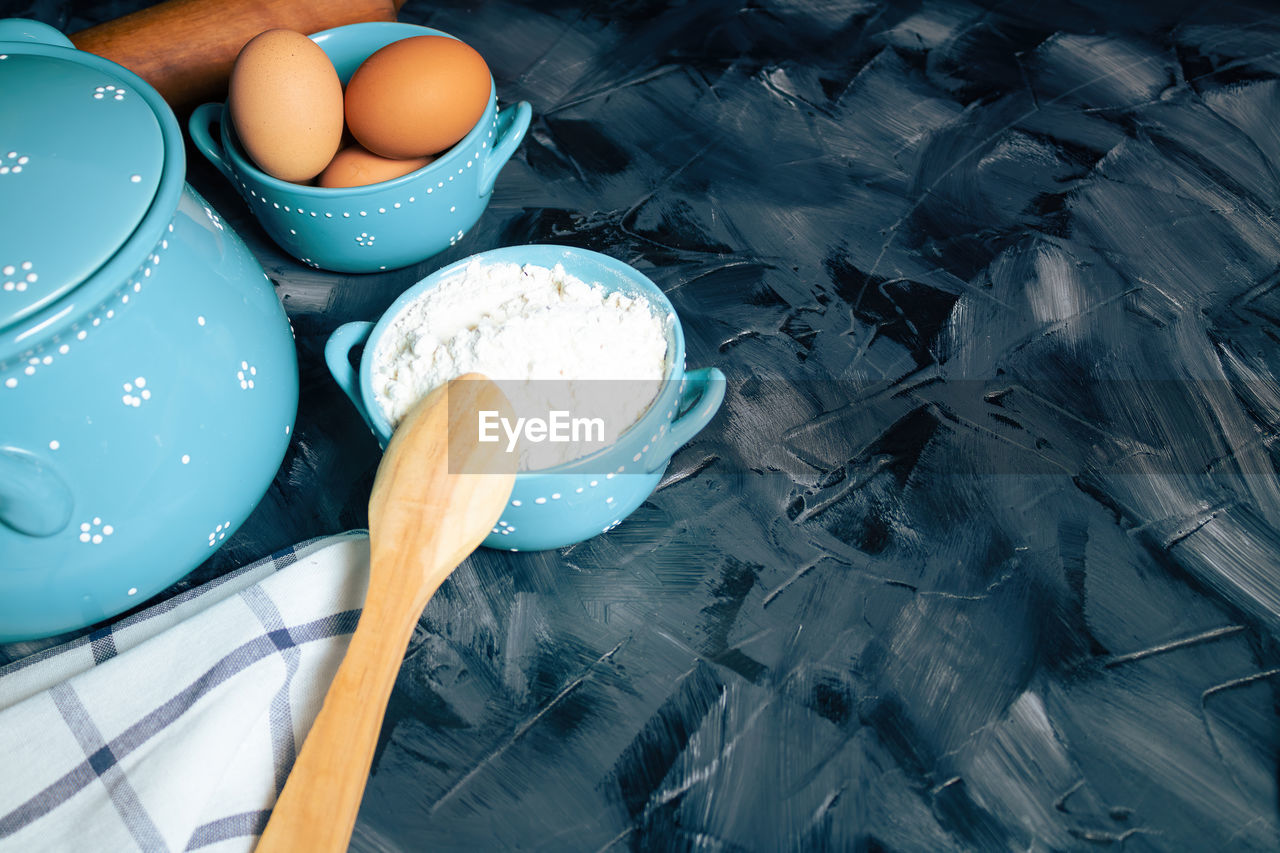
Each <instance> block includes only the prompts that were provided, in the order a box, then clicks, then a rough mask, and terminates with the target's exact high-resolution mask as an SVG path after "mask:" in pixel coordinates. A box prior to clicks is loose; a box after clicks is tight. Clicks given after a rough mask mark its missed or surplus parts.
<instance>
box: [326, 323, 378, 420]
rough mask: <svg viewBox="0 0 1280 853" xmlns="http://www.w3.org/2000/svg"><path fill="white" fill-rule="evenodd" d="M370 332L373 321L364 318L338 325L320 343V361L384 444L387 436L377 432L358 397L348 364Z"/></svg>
mask: <svg viewBox="0 0 1280 853" xmlns="http://www.w3.org/2000/svg"><path fill="white" fill-rule="evenodd" d="M372 331H373V324H372V323H366V322H364V321H356V322H354V323H344V324H342V325H341V326H339V327H338V328H336V329H334V330H333V334H331V335H329V340H327V341H325V343H324V361H325V364H326V365H328V367H329V373H331V374H332V375H333V378H334V381H336V382H337V383H338V387H339V388H341V389H342V390H343V391H344V392H345V393H346V395H347V398H348V399H350V400H351V404H352V405H353V406H355V407H356V411H357V412H359V413H360V417H362V418H364V422H365V423H366V424H368V425H369V429H371V430H373V434H374V435H376V436H378V441H379V442H380V443H382V444H386V443H387V439H386V438H385V437H384V436H383V435H382V434H381V433H379V432H378V428H377V427H376V426H374V424H373V419H372V418H371V417H370V416H369V410H368V409H366V408H365V406H364V402H363V401H362V400H361V399H360V376H359V374H357V373H356V369H355V368H354V367H352V366H351V351H352V350H353V349H355V348H356V347H357V346H359V345H360V344H363V343H364V342H365V341H367V340H369V334H370V332H372Z"/></svg>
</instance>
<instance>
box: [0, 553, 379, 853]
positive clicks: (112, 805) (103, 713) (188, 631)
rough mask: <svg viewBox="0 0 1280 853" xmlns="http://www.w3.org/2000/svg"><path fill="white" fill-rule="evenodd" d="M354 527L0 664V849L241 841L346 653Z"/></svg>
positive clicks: (354, 600)
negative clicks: (60, 643) (80, 636)
mask: <svg viewBox="0 0 1280 853" xmlns="http://www.w3.org/2000/svg"><path fill="white" fill-rule="evenodd" d="M368 571H369V543H368V538H367V536H366V535H365V534H364V533H362V532H352V533H345V534H341V535H338V536H331V537H326V538H323V539H318V540H313V541H310V542H305V543H303V544H301V545H298V546H296V547H295V548H291V549H289V550H287V551H286V552H284V553H281V554H277V555H275V556H273V557H271V558H268V559H266V560H263V561H260V562H258V563H254V564H252V565H249V566H246V567H244V568H242V569H240V570H238V571H236V572H232V573H231V574H228V575H226V576H223V577H221V578H218V579H216V580H214V581H211V582H209V583H207V584H205V585H204V586H201V587H198V588H196V589H193V590H191V591H189V592H187V593H185V594H183V595H181V596H178V597H176V598H174V599H172V600H169V601H165V602H163V603H161V604H158V605H156V606H155V607H153V608H151V609H149V610H147V611H145V612H142V613H139V614H137V615H135V616H132V617H129V618H127V619H124V620H121V621H120V622H118V623H116V624H115V625H112V626H111V627H110V628H108V629H104V630H101V631H96V632H94V633H93V634H91V635H90V636H88V637H85V638H83V639H81V640H77V641H74V642H71V643H68V644H67V645H65V646H60V647H58V648H55V649H51V650H49V651H47V652H45V653H43V654H37V655H33V656H32V657H30V658H24V659H22V660H20V661H17V662H16V663H14V664H11V665H10V666H8V667H5V668H3V669H0V851H3V853H10V851H21V853H33V851H42V850H56V851H67V850H110V851H117V850H136V849H141V850H147V851H150V850H173V851H178V850H202V851H218V853H223V851H233V850H235V851H247V850H250V849H252V847H253V845H254V843H255V842H256V840H257V835H258V834H259V833H260V832H261V830H262V827H263V826H265V824H266V818H267V816H268V815H269V813H270V809H271V806H272V805H273V804H274V802H275V798H276V795H277V794H278V793H279V791H280V789H281V788H282V787H283V785H284V780H285V777H286V775H287V774H288V772H289V768H290V767H292V765H293V759H294V756H295V754H296V752H297V747H298V745H299V744H300V743H301V741H302V739H303V737H304V736H305V735H306V732H307V729H308V728H310V726H311V723H312V721H313V720H314V719H315V715H316V714H317V713H318V712H319V710H320V704H321V703H322V701H323V699H324V693H325V691H326V690H327V689H328V686H329V682H330V680H331V679H332V677H333V673H334V671H335V670H336V669H337V666H338V663H339V662H340V661H341V659H342V655H343V653H344V652H345V651H346V647H347V641H348V640H349V638H350V634H351V631H352V630H354V628H355V624H356V620H357V619H358V617H359V613H360V607H361V604H362V602H363V601H364V593H365V588H366V586H367V583H368Z"/></svg>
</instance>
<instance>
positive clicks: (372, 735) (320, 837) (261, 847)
mask: <svg viewBox="0 0 1280 853" xmlns="http://www.w3.org/2000/svg"><path fill="white" fill-rule="evenodd" d="M370 607H374V608H376V607H377V605H376V604H374V602H370V603H369V605H368V606H366V609H365V610H364V612H363V613H361V615H360V622H359V624H358V625H357V626H356V631H355V633H354V634H352V635H351V644H350V645H349V646H348V647H347V654H346V657H345V658H343V660H342V664H341V665H340V666H339V667H338V671H337V673H336V674H335V675H334V677H333V682H332V683H331V684H330V686H329V692H328V693H327V694H326V695H325V699H324V706H323V707H322V708H321V709H320V714H319V716H317V717H316V720H315V722H314V723H313V724H312V726H311V730H310V731H309V732H308V733H307V737H306V740H305V741H304V742H303V749H302V752H301V753H300V754H299V756H298V759H297V761H295V762H294V765H293V769H292V770H291V771H290V773H289V780H288V782H287V783H286V785H285V788H284V791H283V792H282V793H281V795H280V799H279V800H277V801H276V805H275V809H274V810H273V811H272V813H271V820H270V822H269V823H268V824H267V828H266V830H265V831H264V832H263V834H262V838H261V839H260V840H259V841H258V846H257V848H256V849H257V850H258V851H267V852H268V853H269V851H280V850H299V851H302V850H305V851H308V853H318V851H326V850H328V851H337V850H345V849H346V848H347V844H348V842H349V841H350V838H351V831H352V829H353V828H354V827H355V823H356V815H357V813H358V812H359V811H360V800H361V797H362V795H363V793H364V786H365V782H366V780H367V779H368V776H369V767H370V766H371V764H372V763H373V751H374V748H375V746H376V745H377V742H378V733H379V732H380V731H381V729H382V719H383V716H384V714H385V712H386V707H387V700H388V698H389V697H390V696H391V689H392V687H394V686H395V681H396V675H397V674H398V673H399V671H400V662H401V661H402V659H403V658H404V650H405V647H406V646H407V645H408V644H409V638H410V636H412V634H413V627H414V625H415V624H416V621H417V620H416V618H406V617H405V616H404V615H400V614H397V615H394V616H392V615H388V614H385V613H379V612H377V610H376V609H375V610H372V611H371V610H370ZM419 612H420V609H419ZM388 662H390V663H388Z"/></svg>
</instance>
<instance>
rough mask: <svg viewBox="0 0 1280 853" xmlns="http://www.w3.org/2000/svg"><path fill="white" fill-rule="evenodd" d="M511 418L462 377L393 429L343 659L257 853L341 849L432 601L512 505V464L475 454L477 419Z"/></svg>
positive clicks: (509, 459) (503, 405)
mask: <svg viewBox="0 0 1280 853" xmlns="http://www.w3.org/2000/svg"><path fill="white" fill-rule="evenodd" d="M486 410H487V411H498V412H501V413H502V416H504V417H508V418H510V417H511V407H510V404H509V403H508V402H507V399H506V397H505V396H503V394H502V392H501V391H500V390H498V387H497V386H496V385H494V384H493V383H492V382H489V381H488V380H486V379H484V377H481V376H478V375H476V374H468V375H467V376H463V377H460V378H459V379H456V380H454V381H453V382H450V383H449V384H448V385H446V386H445V387H443V388H439V389H437V390H436V391H434V392H432V393H431V394H429V395H428V396H427V397H426V398H425V399H424V400H422V402H420V403H418V404H417V406H415V407H414V408H413V409H412V410H411V411H410V412H409V414H408V415H407V416H406V417H405V419H404V420H403V421H402V422H401V424H400V426H399V428H398V429H397V430H396V432H395V434H394V435H393V436H392V437H391V442H390V444H388V445H387V450H386V454H385V455H384V456H383V458H382V462H381V464H379V466H378V473H377V476H376V477H375V478H374V482H373V492H372V494H371V495H370V498H369V548H370V565H369V591H368V593H367V595H366V597H365V603H364V610H363V612H362V613H361V615H360V622H359V624H358V625H357V626H356V630H355V633H353V634H352V635H351V645H350V646H349V647H348V648H347V654H346V657H345V658H344V659H343V661H342V664H341V665H340V666H339V667H338V671H337V673H336V674H335V675H334V678H333V682H332V683H331V684H330V686H329V692H328V693H327V694H326V695H325V700H324V705H323V707H322V708H321V709H320V714H319V716H317V717H316V720H315V723H314V724H313V725H312V727H311V731H310V732H309V733H308V734H307V737H306V740H305V741H304V742H303V745H302V752H301V753H300V754H299V755H298V760H297V761H296V762H295V763H294V765H293V770H292V771H291V772H290V774H289V778H288V780H287V781H286V782H285V786H284V790H283V791H282V792H281V794H280V798H279V800H277V801H276V806H275V809H274V810H273V811H272V813H271V818H270V820H269V822H268V823H267V828H266V830H265V831H264V832H263V833H262V838H261V839H260V840H259V842H258V846H257V850H258V851H259V853H263V851H267V853H269V851H280V850H299V851H306V853H325V851H339V850H346V849H347V845H348V843H349V842H350V840H351V831H352V829H353V828H354V826H355V822H356V813H357V812H358V811H359V809H360V800H361V798H362V796H363V795H364V786H365V782H366V780H367V779H368V776H369V767H370V764H371V763H372V761H373V750H374V746H375V745H376V744H377V739H378V733H379V731H380V730H381V728H382V718H383V714H384V713H385V711H386V705H387V699H388V697H389V696H390V695H391V688H392V687H393V686H394V684H395V679H396V674H397V673H398V672H399V670H400V664H401V663H402V661H403V658H404V650H405V647H406V646H407V645H408V643H409V638H410V637H411V636H412V634H413V628H414V626H415V625H416V624H417V623H418V619H419V618H420V617H421V616H422V611H423V608H425V607H426V606H427V602H428V601H429V600H430V598H431V596H432V594H433V593H434V592H435V591H436V589H437V588H438V587H439V586H440V584H442V583H443V582H444V580H445V579H446V578H447V577H449V575H450V574H451V573H452V572H453V570H454V568H455V567H456V566H457V565H458V563H460V562H462V560H464V559H466V557H467V555H468V554H470V553H471V552H472V551H473V550H475V548H476V546H477V545H479V544H480V541H481V540H482V539H484V537H485V536H486V535H487V534H488V533H489V532H490V530H491V529H492V528H493V525H494V522H496V521H497V520H498V518H499V516H500V515H501V513H502V509H503V507H504V506H505V505H506V502H507V498H508V497H510V495H511V487H512V485H513V483H514V479H515V464H516V463H515V455H514V454H511V453H505V452H503V445H502V444H501V443H500V442H499V443H496V444H479V443H477V438H478V434H479V433H478V423H477V419H478V412H480V411H486Z"/></svg>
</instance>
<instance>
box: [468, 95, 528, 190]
mask: <svg viewBox="0 0 1280 853" xmlns="http://www.w3.org/2000/svg"><path fill="white" fill-rule="evenodd" d="M532 118H533V108H532V107H530V106H529V102H528V101H521V102H520V103H518V104H516V105H515V107H514V108H512V107H508V108H506V109H505V110H499V111H498V133H497V135H496V136H495V137H494V138H493V147H492V148H491V149H490V150H489V158H488V159H487V160H485V163H484V173H483V174H482V175H481V176H480V197H481V198H484V197H485V196H487V195H488V194H489V193H491V192H493V184H494V181H496V180H498V173H499V172H501V171H502V167H503V166H505V165H506V164H507V161H508V160H510V159H511V155H512V154H514V153H516V148H518V147H519V146H520V140H522V139H524V134H525V131H527V130H528V129H529V121H530V120H531V119H532Z"/></svg>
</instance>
